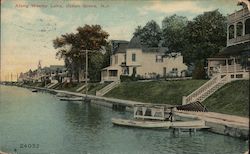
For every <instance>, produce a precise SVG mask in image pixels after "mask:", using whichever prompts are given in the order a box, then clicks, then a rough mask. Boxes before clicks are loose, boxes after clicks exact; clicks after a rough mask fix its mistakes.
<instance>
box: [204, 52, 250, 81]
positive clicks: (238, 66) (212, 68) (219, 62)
mask: <svg viewBox="0 0 250 154" xmlns="http://www.w3.org/2000/svg"><path fill="white" fill-rule="evenodd" d="M207 60H208V65H207V74H208V76H209V77H210V78H211V77H213V76H214V75H216V74H218V73H223V74H225V73H226V74H231V75H234V76H236V75H237V76H239V75H240V76H243V75H244V74H246V72H249V66H248V65H247V64H244V63H242V60H241V59H240V58H236V57H231V58H208V59H207Z"/></svg>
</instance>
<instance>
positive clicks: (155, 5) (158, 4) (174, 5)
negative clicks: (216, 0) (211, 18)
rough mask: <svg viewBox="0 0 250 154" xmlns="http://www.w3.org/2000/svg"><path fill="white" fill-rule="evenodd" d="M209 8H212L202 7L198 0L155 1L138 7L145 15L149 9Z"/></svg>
mask: <svg viewBox="0 0 250 154" xmlns="http://www.w3.org/2000/svg"><path fill="white" fill-rule="evenodd" d="M209 10H211V8H206V7H201V6H199V5H198V4H197V2H196V1H173V2H167V3H164V2H162V1H153V2H152V3H148V5H147V6H144V7H142V8H138V11H139V13H140V14H143V15H145V14H147V13H148V12H149V11H155V12H161V13H177V12H189V13H202V12H204V11H209Z"/></svg>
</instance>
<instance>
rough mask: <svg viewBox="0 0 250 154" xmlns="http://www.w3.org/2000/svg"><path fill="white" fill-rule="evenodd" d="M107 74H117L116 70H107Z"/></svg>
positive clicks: (113, 75)
mask: <svg viewBox="0 0 250 154" xmlns="http://www.w3.org/2000/svg"><path fill="white" fill-rule="evenodd" d="M109 76H111V77H115V76H117V70H109Z"/></svg>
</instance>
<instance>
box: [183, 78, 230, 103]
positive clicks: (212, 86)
mask: <svg viewBox="0 0 250 154" xmlns="http://www.w3.org/2000/svg"><path fill="white" fill-rule="evenodd" d="M230 81H231V80H230V79H229V74H218V75H216V76H215V77H213V78H211V79H210V80H209V81H208V82H206V83H205V84H203V85H202V86H201V87H200V88H198V89H197V90H195V91H194V92H192V93H191V94H190V95H188V96H183V100H182V104H183V105H185V104H189V103H192V102H196V101H199V102H202V101H204V100H205V99H206V98H208V97H209V96H210V95H212V94H213V93H214V92H215V91H217V90H218V89H219V88H221V87H222V86H224V85H225V84H226V83H228V82H230Z"/></svg>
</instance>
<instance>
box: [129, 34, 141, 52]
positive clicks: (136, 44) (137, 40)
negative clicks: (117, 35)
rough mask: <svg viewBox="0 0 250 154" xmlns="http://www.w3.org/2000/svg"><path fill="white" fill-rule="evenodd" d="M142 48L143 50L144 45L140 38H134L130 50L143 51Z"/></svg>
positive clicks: (130, 43)
mask: <svg viewBox="0 0 250 154" xmlns="http://www.w3.org/2000/svg"><path fill="white" fill-rule="evenodd" d="M141 48H142V43H141V39H140V37H139V36H134V37H133V38H132V39H131V40H130V42H129V44H128V49H141Z"/></svg>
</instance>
